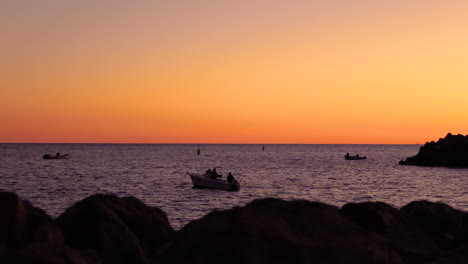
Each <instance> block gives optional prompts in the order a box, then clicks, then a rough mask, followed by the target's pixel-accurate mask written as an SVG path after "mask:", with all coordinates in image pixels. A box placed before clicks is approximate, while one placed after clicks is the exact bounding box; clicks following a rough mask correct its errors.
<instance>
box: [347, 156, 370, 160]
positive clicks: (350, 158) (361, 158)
mask: <svg viewBox="0 0 468 264" xmlns="http://www.w3.org/2000/svg"><path fill="white" fill-rule="evenodd" d="M345 159H346V160H365V159H366V156H364V157H356V156H345Z"/></svg>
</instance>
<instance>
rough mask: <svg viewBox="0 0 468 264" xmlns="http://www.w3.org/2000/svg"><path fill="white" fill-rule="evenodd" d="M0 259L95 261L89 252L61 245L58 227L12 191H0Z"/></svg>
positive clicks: (20, 261) (66, 261) (4, 260)
mask: <svg viewBox="0 0 468 264" xmlns="http://www.w3.org/2000/svg"><path fill="white" fill-rule="evenodd" d="M0 263H3V264H6V263H70V264H74V263H76V264H78V263H90V264H91V263H99V261H98V258H97V256H96V255H93V254H92V252H91V253H90V252H85V251H83V252H79V251H76V250H73V249H70V248H69V247H67V246H65V245H64V240H63V234H62V231H61V230H60V228H59V227H58V226H57V225H56V224H55V223H54V221H53V220H52V219H50V217H48V216H47V215H46V214H45V213H44V211H42V210H41V209H39V208H36V207H33V206H32V205H31V204H30V203H29V202H27V201H24V200H22V199H20V198H19V197H18V196H17V195H16V194H15V193H10V192H0Z"/></svg>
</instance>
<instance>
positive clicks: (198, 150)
mask: <svg viewBox="0 0 468 264" xmlns="http://www.w3.org/2000/svg"><path fill="white" fill-rule="evenodd" d="M197 155H200V146H198V149H197Z"/></svg>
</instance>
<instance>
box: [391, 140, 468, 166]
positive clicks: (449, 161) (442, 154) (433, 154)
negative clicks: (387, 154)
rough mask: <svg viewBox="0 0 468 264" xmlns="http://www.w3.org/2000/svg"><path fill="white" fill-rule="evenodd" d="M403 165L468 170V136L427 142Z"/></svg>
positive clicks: (404, 161)
mask: <svg viewBox="0 0 468 264" xmlns="http://www.w3.org/2000/svg"><path fill="white" fill-rule="evenodd" d="M400 164H401V165H417V166H441V167H452V168H468V135H467V136H463V135H456V136H454V135H452V134H451V133H448V134H447V136H445V138H440V139H439V140H438V141H437V142H435V141H431V142H426V144H424V146H423V147H421V148H420V149H419V152H418V154H416V156H413V157H408V158H406V159H405V160H401V161H400Z"/></svg>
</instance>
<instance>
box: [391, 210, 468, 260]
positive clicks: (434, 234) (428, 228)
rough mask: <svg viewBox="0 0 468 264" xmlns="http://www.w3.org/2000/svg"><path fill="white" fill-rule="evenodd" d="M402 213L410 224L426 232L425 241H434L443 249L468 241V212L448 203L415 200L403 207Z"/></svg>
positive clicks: (413, 227)
mask: <svg viewBox="0 0 468 264" xmlns="http://www.w3.org/2000/svg"><path fill="white" fill-rule="evenodd" d="M400 215H401V217H402V218H403V219H404V220H405V221H406V223H407V225H408V226H410V227H411V228H412V229H417V230H419V231H420V233H421V234H424V236H425V238H424V240H425V241H432V242H433V243H435V244H436V245H437V246H438V248H440V249H442V250H445V251H447V250H452V249H456V248H457V247H460V246H463V244H465V245H466V243H467V242H468V225H467V224H468V222H467V217H468V214H467V213H465V212H462V211H459V210H456V209H453V208H452V207H450V206H448V205H446V204H443V203H433V202H429V201H414V202H411V203H409V204H407V205H405V206H404V207H402V208H401V209H400ZM467 253H468V252H467Z"/></svg>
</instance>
